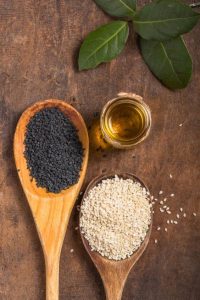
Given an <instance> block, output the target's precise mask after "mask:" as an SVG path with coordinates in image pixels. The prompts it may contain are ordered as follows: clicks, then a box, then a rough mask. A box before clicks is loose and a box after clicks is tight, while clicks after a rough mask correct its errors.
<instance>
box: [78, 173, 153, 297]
mask: <svg viewBox="0 0 200 300" xmlns="http://www.w3.org/2000/svg"><path fill="white" fill-rule="evenodd" d="M114 176H115V174H109V175H103V176H99V177H97V178H95V179H94V180H92V181H91V182H90V184H89V185H88V187H87V189H86V191H85V193H84V195H83V199H82V202H83V201H84V199H85V198H86V197H87V195H88V192H89V190H91V189H92V188H93V187H94V186H96V185H98V184H99V183H100V182H101V181H102V180H104V179H108V178H113V177H114ZM118 177H120V178H123V179H132V180H133V181H137V182H139V183H140V184H141V185H142V186H143V187H144V188H145V189H146V190H147V191H148V192H149V190H148V188H147V186H146V185H145V184H144V182H143V181H141V180H140V179H139V178H138V177H137V176H135V175H133V174H129V173H123V174H118ZM149 202H151V199H150V197H149ZM80 217H81V210H80V214H79V220H80ZM151 229H152V212H151V224H150V226H149V229H148V231H147V233H146V236H145V239H144V241H143V242H142V244H141V245H140V247H139V248H138V249H137V250H136V251H135V252H134V253H133V254H132V255H131V256H130V257H129V258H126V259H123V260H118V261H116V260H111V259H108V258H106V257H103V256H102V255H101V254H99V253H98V252H96V251H92V250H91V247H90V245H89V243H88V241H87V239H86V238H85V237H84V235H83V234H82V233H81V228H80V235H81V239H82V242H83V245H84V247H85V249H86V251H87V252H88V254H89V256H90V258H91V259H92V261H93V263H94V265H95V266H96V268H97V270H98V272H99V274H100V276H101V279H102V281H103V285H104V289H105V293H106V299H107V300H120V299H121V297H122V292H123V288H124V285H125V283H126V280H127V278H128V274H129V272H130V270H131V269H132V267H133V266H134V265H135V263H136V262H137V261H138V259H139V258H140V257H141V255H142V254H143V252H144V250H145V249H146V247H147V244H148V242H149V238H150V234H151Z"/></svg>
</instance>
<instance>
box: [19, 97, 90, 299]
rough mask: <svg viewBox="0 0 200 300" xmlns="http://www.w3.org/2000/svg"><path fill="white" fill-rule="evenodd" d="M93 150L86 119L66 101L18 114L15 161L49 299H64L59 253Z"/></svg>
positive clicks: (50, 102) (43, 104)
mask: <svg viewBox="0 0 200 300" xmlns="http://www.w3.org/2000/svg"><path fill="white" fill-rule="evenodd" d="M88 152H89V141H88V132H87V128H86V126H85V123H84V121H83V119H82V117H81V115H80V114H79V113H78V112H77V111H76V110H75V109H74V108H73V107H72V106H70V105H69V104H67V103H66V102H64V101H60V100H55V99H50V100H46V101H41V102H37V103H35V104H34V105H33V106H31V107H29V108H28V109H27V110H26V111H24V113H23V114H22V116H21V118H20V119H19V122H18V124H17V127H16V131H15V136H14V156H15V163H16V167H17V170H18V174H19V178H20V181H21V184H22V187H23V190H24V192H25V195H26V198H27V200H28V203H29V206H30V208H31V211H32V214H33V218H34V221H35V224H36V227H37V231H38V235H39V238H40V241H41V244H42V248H43V252H44V257H45V266H46V299H47V300H58V298H59V261H60V253H61V249H62V244H63V240H64V236H65V233H66V229H67V225H68V222H69V218H70V215H71V211H72V209H73V206H74V204H75V201H76V198H77V196H78V194H79V191H80V189H81V186H82V183H83V180H84V177H85V174H86V168H87V163H88Z"/></svg>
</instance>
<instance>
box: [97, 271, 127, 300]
mask: <svg viewBox="0 0 200 300" xmlns="http://www.w3.org/2000/svg"><path fill="white" fill-rule="evenodd" d="M110 271H111V270H110ZM126 279H127V276H126V274H125V276H124V274H123V276H122V273H120V271H119V272H118V270H115V271H114V272H112V271H111V272H108V273H106V274H104V275H103V276H102V280H103V284H104V288H105V293H106V300H121V297H122V292H123V289H124V284H125V282H126Z"/></svg>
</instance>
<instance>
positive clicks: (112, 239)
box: [79, 173, 153, 300]
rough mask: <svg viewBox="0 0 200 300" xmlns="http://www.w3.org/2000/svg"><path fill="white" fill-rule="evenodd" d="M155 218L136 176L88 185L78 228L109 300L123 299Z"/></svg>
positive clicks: (100, 179)
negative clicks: (132, 270)
mask: <svg viewBox="0 0 200 300" xmlns="http://www.w3.org/2000/svg"><path fill="white" fill-rule="evenodd" d="M152 218H153V217H152V209H151V199H150V195H149V190H148V188H147V187H146V185H145V184H144V183H143V182H142V181H141V180H140V179H139V178H138V177H136V176H135V175H133V174H129V173H124V174H119V175H115V174H109V175H103V176H99V177H97V178H95V179H94V180H93V181H91V183H90V184H89V185H88V187H87V189H86V191H85V193H84V195H83V199H82V202H81V206H80V214H79V228H80V234H81V238H82V241H83V244H84V246H85V249H86V251H87V252H88V254H89V256H90V258H91V259H92V261H93V263H94V265H95V266H96V268H97V270H98V272H99V274H100V276H101V278H102V281H103V285H104V288H105V293H106V299H107V300H120V299H121V297H122V292H123V288H124V285H125V283H126V280H127V278H128V274H129V272H130V271H131V269H132V268H133V266H134V265H135V263H136V262H137V261H138V259H139V258H140V257H141V255H142V254H143V252H144V250H145V249H146V247H147V244H148V242H149V238H150V234H151V229H152Z"/></svg>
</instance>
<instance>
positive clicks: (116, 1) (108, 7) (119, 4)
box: [95, 0, 136, 19]
mask: <svg viewBox="0 0 200 300" xmlns="http://www.w3.org/2000/svg"><path fill="white" fill-rule="evenodd" d="M95 2H96V3H97V4H98V5H99V6H100V7H101V8H102V9H103V10H104V11H105V12H107V13H108V14H109V15H111V16H114V17H121V18H129V19H130V18H133V16H134V15H135V10H136V0H95Z"/></svg>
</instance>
